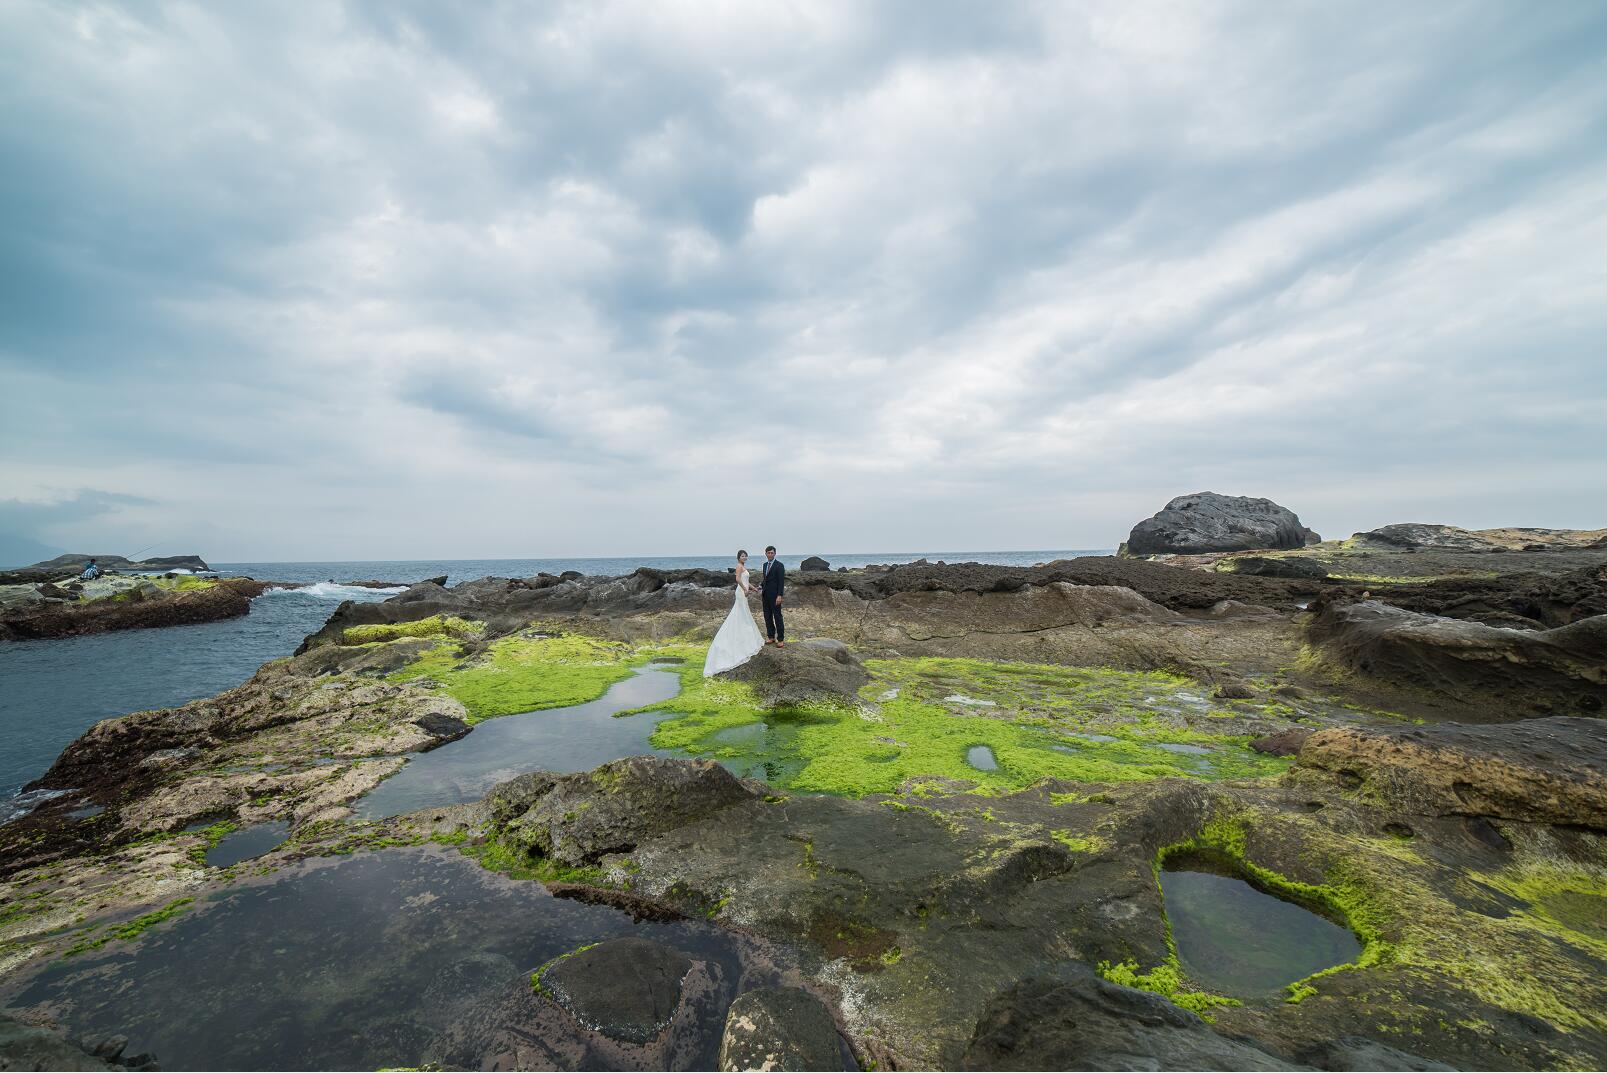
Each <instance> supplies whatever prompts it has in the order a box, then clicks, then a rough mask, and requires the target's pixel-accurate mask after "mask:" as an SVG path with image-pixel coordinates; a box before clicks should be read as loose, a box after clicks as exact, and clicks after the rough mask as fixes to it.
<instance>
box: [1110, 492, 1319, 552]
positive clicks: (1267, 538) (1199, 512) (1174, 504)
mask: <svg viewBox="0 0 1607 1073" xmlns="http://www.w3.org/2000/svg"><path fill="white" fill-rule="evenodd" d="M1320 539H1321V538H1320V537H1318V536H1317V534H1316V533H1313V532H1312V531H1311V530H1310V529H1307V528H1306V527H1305V526H1303V525H1301V524H1300V519H1299V518H1298V517H1296V516H1295V513H1294V511H1292V510H1290V509H1289V508H1287V507H1280V506H1279V505H1278V504H1276V503H1274V502H1273V501H1272V500H1270V499H1256V498H1253V497H1251V496H1225V495H1218V494H1217V493H1216V492H1194V493H1192V494H1190V495H1186V496H1178V497H1177V498H1176V499H1174V500H1172V501H1171V502H1170V503H1168V504H1166V507H1165V509H1163V510H1162V511H1161V512H1160V513H1159V514H1156V515H1155V516H1154V517H1153V518H1147V519H1145V520H1144V521H1141V522H1139V523H1138V524H1137V525H1135V526H1133V531H1132V532H1131V533H1130V534H1129V535H1128V537H1127V544H1126V547H1127V551H1128V554H1130V555H1162V554H1168V553H1173V554H1180V555H1196V554H1199V553H1201V552H1208V551H1255V550H1259V549H1287V548H1303V547H1305V546H1306V545H1307V544H1315V543H1317V542H1318V540H1320Z"/></svg>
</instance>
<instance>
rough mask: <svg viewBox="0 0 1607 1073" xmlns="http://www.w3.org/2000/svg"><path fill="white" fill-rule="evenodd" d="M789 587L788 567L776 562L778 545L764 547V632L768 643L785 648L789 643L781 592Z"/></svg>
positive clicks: (761, 597)
mask: <svg viewBox="0 0 1607 1073" xmlns="http://www.w3.org/2000/svg"><path fill="white" fill-rule="evenodd" d="M786 588H787V568H786V567H784V566H782V565H781V564H780V563H778V562H776V546H775V545H774V544H772V545H770V546H769V547H768V548H765V549H764V584H763V585H761V586H760V588H759V602H760V603H762V604H763V605H764V632H765V635H766V636H767V637H769V638H770V639H769V640H768V641H766V642H765V644H767V645H775V646H776V647H777V648H784V647H786V644H787V626H786V624H785V623H784V622H782V621H781V594H782V593H783V592H785V591H786Z"/></svg>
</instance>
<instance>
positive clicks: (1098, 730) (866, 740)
mask: <svg viewBox="0 0 1607 1073" xmlns="http://www.w3.org/2000/svg"><path fill="white" fill-rule="evenodd" d="M866 666H867V668H868V669H869V670H870V671H871V672H872V674H873V679H872V681H871V683H870V684H869V685H867V686H866V687H865V689H864V690H862V691H861V694H860V696H861V700H862V703H861V704H860V705H858V706H832V705H826V704H821V705H815V706H808V707H794V708H778V709H768V710H767V709H765V708H764V707H763V706H762V705H761V703H760V701H759V699H758V697H757V696H756V695H755V694H754V692H753V691H752V690H751V689H749V688H748V687H747V686H745V685H743V684H741V683H738V682H730V681H725V680H721V679H706V678H704V677H703V676H702V673H701V669H700V668H698V667H696V666H691V665H689V666H687V667H685V668H683V670H682V692H681V693H680V695H679V696H677V697H675V698H673V699H671V700H669V701H666V702H664V703H662V704H658V705H654V706H652V709H651V710H654V711H660V712H665V713H668V714H669V715H670V716H671V718H669V719H667V720H665V721H663V722H661V723H660V724H659V726H658V728H657V729H656V730H655V732H654V734H653V738H652V743H653V745H654V746H655V747H657V748H660V749H674V750H680V751H683V752H687V753H690V754H694V755H699V756H707V757H713V758H714V759H717V760H720V761H722V762H724V763H726V764H728V765H729V766H731V767H732V768H733V769H735V770H737V771H739V772H741V773H742V774H745V775H754V776H757V777H760V778H763V779H765V780H766V781H768V782H770V783H772V784H774V785H777V786H781V787H783V788H786V789H792V790H800V791H813V792H824V793H833V794H843V795H848V796H860V795H863V794H868V793H895V792H897V791H898V790H899V788H900V787H901V786H902V785H903V784H904V783H905V782H906V781H907V780H910V779H913V778H917V777H919V776H939V777H943V778H950V779H967V780H970V781H972V782H973V783H975V784H976V787H977V789H978V790H979V791H980V792H984V793H990V792H1006V791H1010V790H1017V789H1021V788H1023V787H1026V786H1029V785H1031V784H1032V783H1034V782H1036V781H1038V780H1039V779H1042V778H1044V777H1046V776H1049V777H1054V778H1060V779H1069V780H1076V781H1084V782H1125V781H1132V780H1137V779H1152V778H1162V777H1167V776H1185V777H1191V778H1210V779H1220V778H1246V777H1258V776H1262V775H1271V774H1276V773H1278V772H1281V771H1283V770H1284V769H1285V768H1287V766H1288V761H1287V760H1284V759H1281V758H1277V757H1268V756H1263V755H1261V754H1260V753H1256V752H1254V751H1252V750H1250V749H1248V748H1247V747H1246V741H1247V739H1245V738H1235V737H1221V736H1212V735H1207V734H1201V733H1198V732H1196V731H1192V730H1190V729H1188V728H1187V726H1186V725H1184V724H1183V719H1182V717H1181V715H1180V714H1179V713H1180V712H1181V711H1182V710H1183V709H1185V708H1188V709H1194V708H1198V707H1200V706H1206V707H1208V706H1209V704H1208V702H1207V701H1205V699H1204V697H1203V692H1202V693H1200V694H1195V693H1193V692H1191V690H1197V689H1199V688H1200V687H1198V686H1196V685H1195V684H1194V683H1192V682H1190V681H1189V680H1188V679H1185V678H1179V677H1177V676H1174V675H1168V674H1160V673H1148V674H1145V673H1134V672H1123V671H1109V670H1099V669H1089V668H1072V667H1056V666H1046V665H1039V664H1021V663H990V662H986V661H982V660H966V659H898V660H871V661H868V662H867V664H866ZM1168 706H1170V707H1171V710H1168ZM1168 746H1170V747H1171V748H1170V749H1169V748H1167V747H1168ZM979 747H985V749H986V750H987V752H986V753H985V754H984V753H982V752H981V749H980V748H979ZM973 750H976V751H975V752H973ZM977 756H985V757H986V758H988V759H989V760H991V762H992V765H993V766H992V767H988V768H986V769H984V768H983V767H978V766H973V764H972V763H971V762H970V760H968V757H977Z"/></svg>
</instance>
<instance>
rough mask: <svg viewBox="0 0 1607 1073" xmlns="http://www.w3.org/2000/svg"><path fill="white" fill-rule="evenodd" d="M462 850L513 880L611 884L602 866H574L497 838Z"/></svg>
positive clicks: (465, 846) (492, 870) (593, 884)
mask: <svg viewBox="0 0 1607 1073" xmlns="http://www.w3.org/2000/svg"><path fill="white" fill-rule="evenodd" d="M458 851H459V852H460V853H462V854H463V855H464V856H465V857H469V858H471V859H473V860H474V861H476V862H477V863H478V864H479V865H480V867H482V868H484V869H486V870H487V871H491V872H497V873H500V874H501V875H505V876H507V877H508V878H509V879H533V880H536V881H538V882H541V883H583V884H585V885H586V886H589V887H610V886H613V884H612V883H610V882H609V881H608V878H607V876H606V874H605V873H604V872H603V870H602V869H601V868H584V867H583V868H574V867H571V866H569V865H566V864H562V863H560V862H558V861H554V860H552V859H550V858H547V857H537V856H534V855H532V854H529V853H526V852H524V851H523V850H522V849H520V848H518V847H517V846H510V845H508V844H507V843H505V842H502V841H499V840H498V839H495V838H489V839H486V840H485V841H484V842H480V843H469V844H465V845H459V846H458Z"/></svg>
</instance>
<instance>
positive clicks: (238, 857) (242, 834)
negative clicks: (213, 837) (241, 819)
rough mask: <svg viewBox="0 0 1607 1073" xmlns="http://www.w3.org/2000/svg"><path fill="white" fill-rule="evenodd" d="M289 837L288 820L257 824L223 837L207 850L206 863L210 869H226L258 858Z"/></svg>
mask: <svg viewBox="0 0 1607 1073" xmlns="http://www.w3.org/2000/svg"><path fill="white" fill-rule="evenodd" d="M289 837H290V823H289V821H288V820H281V821H278V822H275V823H259V824H256V825H255V826H252V827H247V828H245V829H244V830H240V831H235V832H233V833H232V834H227V835H224V836H223V838H222V839H220V840H219V841H218V844H217V845H215V846H213V847H212V848H211V849H209V850H207V853H206V863H207V864H208V865H209V866H210V867H212V868H227V867H229V865H231V864H239V863H240V862H241V861H249V860H250V859H251V858H253V857H260V856H262V855H263V854H264V853H267V852H268V851H269V850H271V849H273V848H274V847H275V846H277V845H279V843H281V842H283V841H284V840H285V839H286V838H289Z"/></svg>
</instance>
